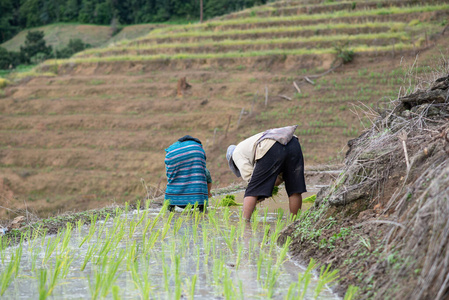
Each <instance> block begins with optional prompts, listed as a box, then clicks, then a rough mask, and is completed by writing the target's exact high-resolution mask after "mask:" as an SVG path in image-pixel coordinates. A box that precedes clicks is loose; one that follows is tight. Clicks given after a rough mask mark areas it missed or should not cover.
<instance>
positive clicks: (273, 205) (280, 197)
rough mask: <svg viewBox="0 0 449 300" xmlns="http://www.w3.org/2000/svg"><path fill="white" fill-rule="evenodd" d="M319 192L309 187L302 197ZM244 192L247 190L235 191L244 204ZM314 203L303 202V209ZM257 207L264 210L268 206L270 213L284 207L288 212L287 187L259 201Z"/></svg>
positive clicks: (239, 201)
mask: <svg viewBox="0 0 449 300" xmlns="http://www.w3.org/2000/svg"><path fill="white" fill-rule="evenodd" d="M317 192H318V190H317V189H315V188H308V192H307V193H304V194H302V198H303V199H305V198H307V197H310V196H312V195H316V193H317ZM244 194H245V191H240V192H237V193H235V201H236V202H238V203H240V204H242V203H243V195H244ZM312 205H313V203H303V204H302V207H301V210H303V211H304V210H308V209H309V208H310V207H311V206H312ZM256 208H257V209H259V210H264V209H265V208H267V209H268V211H269V212H270V213H275V212H276V211H277V210H278V209H282V210H284V211H285V212H288V211H289V209H288V195H287V192H286V191H285V188H282V187H281V188H279V193H278V194H277V195H276V196H273V197H271V198H267V199H265V200H264V201H262V202H261V203H259V204H258V205H257V206H256Z"/></svg>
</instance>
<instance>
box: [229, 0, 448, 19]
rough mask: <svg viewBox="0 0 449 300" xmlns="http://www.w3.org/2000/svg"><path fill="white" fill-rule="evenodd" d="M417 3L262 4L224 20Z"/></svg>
mask: <svg viewBox="0 0 449 300" xmlns="http://www.w3.org/2000/svg"><path fill="white" fill-rule="evenodd" d="M444 3H448V1H447V0H429V1H426V2H425V4H426V5H437V4H444ZM414 5H416V0H399V1H367V2H354V1H345V2H335V3H328V4H324V5H320V4H312V5H304V4H301V3H292V4H290V5H284V6H274V5H271V6H270V5H267V6H260V7H257V8H253V9H246V10H244V11H242V12H238V13H234V14H230V15H227V16H226V17H224V18H222V19H223V20H229V19H238V18H247V17H272V16H292V15H298V14H325V13H333V12H336V11H343V10H346V11H352V12H354V11H359V10H371V9H381V8H383V9H387V8H393V7H398V8H399V7H408V6H414Z"/></svg>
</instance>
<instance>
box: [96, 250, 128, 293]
mask: <svg viewBox="0 0 449 300" xmlns="http://www.w3.org/2000/svg"><path fill="white" fill-rule="evenodd" d="M125 254H126V252H125V251H124V250H121V251H120V252H118V253H117V256H116V255H113V256H112V257H111V259H108V257H107V256H104V259H103V264H102V266H101V268H100V270H98V269H95V270H94V274H93V277H94V278H93V280H92V279H91V277H89V287H90V292H91V297H92V299H97V298H99V297H102V298H104V297H106V296H107V295H108V294H109V292H110V291H111V288H112V286H113V284H114V282H115V281H116V279H117V276H118V275H117V273H118V270H119V267H120V264H121V262H122V260H123V259H124V257H125Z"/></svg>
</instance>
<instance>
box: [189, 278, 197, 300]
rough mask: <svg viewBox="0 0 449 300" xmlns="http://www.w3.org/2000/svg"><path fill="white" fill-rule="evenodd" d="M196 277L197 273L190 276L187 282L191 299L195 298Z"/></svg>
mask: <svg viewBox="0 0 449 300" xmlns="http://www.w3.org/2000/svg"><path fill="white" fill-rule="evenodd" d="M197 278H198V275H196V274H195V275H193V276H192V277H191V278H190V282H189V287H190V288H189V298H190V299H191V300H193V299H195V287H196V280H197Z"/></svg>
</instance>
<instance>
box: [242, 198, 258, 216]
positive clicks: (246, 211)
mask: <svg viewBox="0 0 449 300" xmlns="http://www.w3.org/2000/svg"><path fill="white" fill-rule="evenodd" d="M256 202H257V197H255V196H246V197H245V198H243V218H244V219H245V220H247V221H249V220H251V215H252V214H253V211H254V208H255V207H256Z"/></svg>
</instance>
